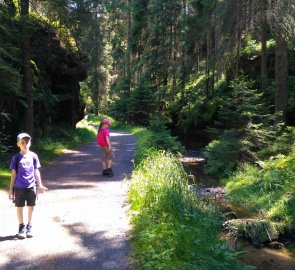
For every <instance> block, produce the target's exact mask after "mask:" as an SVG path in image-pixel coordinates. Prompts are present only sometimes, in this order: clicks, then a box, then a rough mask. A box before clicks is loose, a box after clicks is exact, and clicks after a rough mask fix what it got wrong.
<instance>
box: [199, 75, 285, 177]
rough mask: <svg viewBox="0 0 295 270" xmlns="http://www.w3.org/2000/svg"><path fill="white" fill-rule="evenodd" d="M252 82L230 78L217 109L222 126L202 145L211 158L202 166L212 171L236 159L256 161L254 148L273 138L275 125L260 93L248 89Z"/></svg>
mask: <svg viewBox="0 0 295 270" xmlns="http://www.w3.org/2000/svg"><path fill="white" fill-rule="evenodd" d="M253 84H254V82H253V81H252V80H250V79H249V78H248V77H246V76H245V75H241V76H239V77H238V78H236V79H235V80H233V81H232V82H231V84H230V89H231V92H230V94H229V96H228V97H224V98H223V102H222V103H221V105H220V109H219V112H218V113H219V118H220V121H221V122H222V123H224V125H225V129H224V131H222V132H221V134H220V135H219V137H218V138H217V140H216V141H214V142H212V143H211V144H209V145H208V146H207V147H206V149H205V155H206V156H207V157H208V159H211V160H210V161H208V163H207V166H206V168H207V169H208V171H209V172H210V173H212V174H215V175H218V174H219V173H220V172H221V171H223V172H228V171H230V170H232V169H235V168H236V167H237V166H238V164H239V163H244V162H250V163H251V162H254V161H258V159H259V158H258V156H257V152H258V151H259V150H261V149H264V148H265V147H267V146H268V145H269V144H270V143H271V142H272V141H274V139H275V135H276V134H277V133H276V132H277V130H278V128H279V126H275V125H274V117H273V116H272V115H271V114H270V113H269V112H270V110H269V108H267V106H265V104H266V102H265V100H264V98H263V95H262V93H260V92H259V91H258V90H256V89H252V86H253ZM215 132H217V134H218V131H216V130H215ZM222 167H224V170H222Z"/></svg>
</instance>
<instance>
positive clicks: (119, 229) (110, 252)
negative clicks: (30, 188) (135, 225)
mask: <svg viewBox="0 0 295 270" xmlns="http://www.w3.org/2000/svg"><path fill="white" fill-rule="evenodd" d="M110 135H111V138H112V145H113V148H114V152H115V154H116V157H115V159H114V165H113V171H114V177H103V176H102V175H101V162H100V159H99V154H100V152H99V149H98V147H97V145H96V142H95V141H93V142H91V143H89V144H87V145H84V146H82V147H80V148H78V149H76V150H67V151H65V153H64V154H63V155H61V156H59V157H57V158H56V159H55V160H54V161H53V162H52V163H50V164H49V165H47V166H44V168H42V169H41V174H42V179H43V183H44V185H46V186H47V187H48V188H49V190H48V191H47V192H46V193H45V194H40V195H39V199H38V201H37V206H36V208H35V212H34V220H33V226H34V237H33V238H30V239H24V240H18V239H16V238H15V233H16V230H17V226H18V224H17V219H16V211H15V207H14V205H13V204H12V203H11V202H9V201H8V195H7V192H3V191H2V192H0V213H1V229H0V269H1V270H6V269H7V270H8V269H9V270H14V269H17V270H27V269H30V270H32V269H38V270H39V269H42V270H47V269H48V270H51V269H54V270H64V269H67V270H68V269H73V270H76V269H77V270H78V269H99V270H130V269H131V268H130V267H129V265H128V263H129V252H130V238H129V235H128V232H129V229H130V228H129V220H128V217H127V213H126V211H127V208H128V204H127V202H126V193H127V190H128V180H127V179H128V177H129V176H130V174H131V172H132V169H133V164H132V158H133V154H134V150H135V146H136V141H135V138H134V136H133V135H130V134H128V133H125V132H120V131H114V130H111V134H110ZM41 162H42V161H41ZM124 179H125V181H124ZM25 210H26V209H25ZM25 214H26V211H25ZM25 220H26V218H25Z"/></svg>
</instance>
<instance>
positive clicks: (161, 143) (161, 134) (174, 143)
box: [149, 114, 184, 153]
mask: <svg viewBox="0 0 295 270" xmlns="http://www.w3.org/2000/svg"><path fill="white" fill-rule="evenodd" d="M149 123H150V126H149V128H150V129H151V130H152V131H153V135H152V138H151V140H152V144H153V147H154V148H156V149H162V150H169V151H171V152H172V153H177V152H183V151H184V147H183V146H182V145H181V143H180V142H179V141H178V139H177V137H174V136H171V134H170V131H169V130H168V128H167V127H166V120H165V118H164V117H163V116H161V115H160V114H157V115H154V116H153V117H151V119H150V122H149Z"/></svg>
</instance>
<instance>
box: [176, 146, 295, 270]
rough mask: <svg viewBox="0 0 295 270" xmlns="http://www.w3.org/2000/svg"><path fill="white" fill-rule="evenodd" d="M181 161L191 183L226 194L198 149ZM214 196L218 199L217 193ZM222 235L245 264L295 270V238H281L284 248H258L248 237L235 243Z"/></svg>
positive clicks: (263, 268) (261, 268)
mask: <svg viewBox="0 0 295 270" xmlns="http://www.w3.org/2000/svg"><path fill="white" fill-rule="evenodd" d="M181 161H182V163H183V165H184V168H185V170H186V172H187V173H188V175H191V176H192V178H191V180H190V181H191V183H190V184H194V183H196V184H198V186H201V187H202V192H208V193H209V194H210V193H211V194H212V190H217V195H218V196H224V191H223V189H222V187H220V183H219V181H218V179H214V178H212V177H210V176H209V175H208V174H206V171H205V170H204V160H203V159H202V158H198V152H197V151H187V152H186V153H185V155H184V156H183V158H182V159H181ZM213 198H215V199H216V195H215V197H213ZM217 201H218V200H217ZM232 211H234V212H235V213H236V214H237V217H238V218H245V217H247V212H246V211H243V210H242V209H232ZM221 235H222V238H224V239H225V240H226V241H227V242H228V243H229V245H230V246H232V247H233V248H235V249H236V251H237V252H238V253H239V255H238V259H239V260H240V262H242V263H243V264H246V265H252V266H255V267H256V269H257V270H295V239H287V238H286V239H283V238H282V239H279V240H278V242H280V243H283V244H284V248H282V249H273V248H269V247H262V248H256V247H254V246H253V245H252V244H251V242H250V241H249V240H247V239H239V240H238V241H237V242H236V243H234V239H232V238H230V237H227V236H226V235H225V234H224V232H222V233H221Z"/></svg>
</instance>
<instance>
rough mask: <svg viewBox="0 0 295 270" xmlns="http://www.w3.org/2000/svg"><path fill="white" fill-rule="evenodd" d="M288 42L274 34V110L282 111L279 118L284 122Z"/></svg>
mask: <svg viewBox="0 0 295 270" xmlns="http://www.w3.org/2000/svg"><path fill="white" fill-rule="evenodd" d="M287 51H288V43H287V41H286V40H285V39H284V37H282V36H281V35H280V34H279V33H278V34H277V36H276V52H275V53H276V57H275V58H276V63H275V82H276V90H275V112H276V113H282V115H281V117H280V120H281V121H283V122H286V111H287V105H288V56H287Z"/></svg>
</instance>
